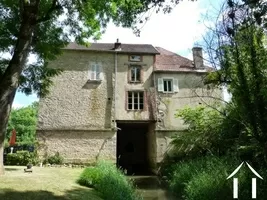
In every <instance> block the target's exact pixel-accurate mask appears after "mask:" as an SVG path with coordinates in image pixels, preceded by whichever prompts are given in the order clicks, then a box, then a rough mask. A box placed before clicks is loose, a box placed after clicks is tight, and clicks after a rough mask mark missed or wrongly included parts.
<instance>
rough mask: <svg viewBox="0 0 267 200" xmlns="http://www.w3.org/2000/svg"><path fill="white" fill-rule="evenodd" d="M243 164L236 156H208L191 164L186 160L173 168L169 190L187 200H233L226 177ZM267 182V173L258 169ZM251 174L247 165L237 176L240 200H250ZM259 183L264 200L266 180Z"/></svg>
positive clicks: (258, 190) (192, 161) (259, 195)
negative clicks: (240, 188) (240, 189)
mask: <svg viewBox="0 0 267 200" xmlns="http://www.w3.org/2000/svg"><path fill="white" fill-rule="evenodd" d="M240 163H241V161H240V160H239V159H236V158H235V157H234V156H233V157H221V158H220V157H213V156H207V157H203V158H199V159H194V160H190V161H184V162H180V163H177V164H175V165H173V166H171V167H170V168H171V170H169V174H168V175H167V177H168V178H169V181H168V184H169V189H170V190H171V192H172V193H174V194H175V195H176V196H177V197H179V198H181V197H182V198H183V199H186V200H195V199H197V200H207V199H216V200H225V199H232V197H233V188H232V180H226V178H227V177H228V176H229V175H230V174H231V173H232V172H233V170H234V169H236V167H237V166H238V165H239V164H240ZM257 171H258V172H259V173H260V174H261V175H262V176H263V178H264V179H265V177H267V172H266V170H261V169H259V170H257ZM251 173H252V172H251V171H250V170H249V169H248V167H246V165H244V166H243V167H242V168H241V169H240V171H239V172H238V174H237V177H238V181H239V185H240V187H242V192H241V191H240V192H239V197H240V199H251V177H252V174H251ZM258 182H259V183H257V198H258V199H264V194H266V192H267V191H266V190H267V189H266V188H267V187H266V185H267V182H266V181H265V180H260V181H258Z"/></svg>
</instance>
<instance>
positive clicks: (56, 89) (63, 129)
mask: <svg viewBox="0 0 267 200" xmlns="http://www.w3.org/2000/svg"><path fill="white" fill-rule="evenodd" d="M93 47H94V49H92V48H91V49H90V48H85V47H82V48H78V49H74V48H73V49H68V48H67V49H65V50H63V54H62V56H60V57H59V58H58V59H57V60H55V61H53V62H51V63H49V67H52V68H60V69H63V72H62V73H61V74H60V75H58V76H56V77H54V78H53V86H52V87H51V88H50V94H49V95H48V96H47V97H45V98H41V99H40V108H39V117H38V130H37V135H38V139H39V143H40V149H39V153H40V155H41V156H43V157H45V156H49V155H53V154H54V153H56V152H59V153H60V154H61V155H62V156H63V157H64V158H65V161H66V162H79V163H80V162H86V163H93V162H96V161H97V160H98V159H108V160H111V161H113V162H118V159H120V155H118V154H119V153H120V152H118V145H119V144H118V141H119V140H118V138H117V136H118V134H117V131H120V127H119V126H120V125H121V126H123V127H126V131H125V130H124V131H123V134H127V130H128V132H129V134H130V132H132V130H131V128H129V129H127V124H128V125H130V126H129V127H134V125H133V123H134V124H136V127H139V130H141V129H140V126H139V125H138V124H143V125H142V126H141V128H142V127H144V128H145V129H146V130H147V133H146V136H145V140H146V141H145V143H144V144H142V145H143V147H146V146H147V147H146V149H148V150H146V154H147V160H146V162H147V163H148V165H149V166H150V167H151V168H154V167H155V164H156V163H158V162H160V161H161V160H162V159H163V156H164V153H165V152H166V149H167V148H168V145H169V142H170V140H171V139H170V137H171V135H172V134H174V133H177V131H179V130H184V129H185V128H186V127H185V126H184V125H183V122H182V121H181V120H180V119H176V118H175V116H174V115H175V112H176V110H177V109H179V108H183V107H184V106H186V105H189V106H195V105H198V104H200V103H201V102H202V101H210V98H207V96H210V95H215V96H217V97H220V95H221V92H220V91H214V90H209V89H208V88H207V87H206V86H205V85H204V84H203V76H204V75H205V74H206V72H204V71H201V73H200V72H198V71H197V70H195V71H194V66H190V67H191V68H190V70H191V71H189V72H184V71H179V70H178V71H164V70H162V71H160V70H155V69H156V65H157V63H156V60H157V57H158V56H159V55H160V52H158V51H156V50H155V51H154V47H153V46H151V47H150V46H149V48H148V47H147V46H144V47H143V48H140V46H135V45H128V46H127V45H125V46H124V47H127V48H125V49H123V44H122V49H113V50H111V49H110V48H108V44H106V45H102V46H101V45H99V46H97V44H95V45H94V46H93ZM119 47H120V45H119ZM96 48H98V49H96ZM104 48H106V49H104ZM135 48H137V49H138V48H139V50H138V52H136V51H135ZM145 48H147V49H145ZM140 49H141V50H140ZM131 50H132V52H131ZM140 51H141V52H140ZM131 55H138V56H139V58H140V60H138V61H133V60H131V59H129V58H130V56H131ZM167 56H169V54H168V55H167ZM186 61H187V60H186ZM175 62H176V61H175ZM177 62H181V59H180V60H178V61H177ZM187 62H188V61H187ZM189 63H190V62H189ZM95 64H97V65H98V66H100V74H99V77H100V80H90V76H91V69H92V66H94V65H95ZM133 65H138V66H140V69H141V74H140V76H141V82H137V83H132V82H129V74H130V73H131V71H130V67H131V66H133ZM166 65H168V63H166ZM163 78H168V79H171V80H178V82H177V83H176V85H177V84H178V85H177V86H178V88H176V90H177V91H175V92H168V93H165V92H160V91H159V88H158V87H159V86H158V79H163ZM172 87H174V86H172ZM129 91H143V92H144V97H143V98H144V100H143V101H144V108H143V109H140V110H129V109H128V107H127V106H128V103H129V102H128V99H127V94H128V92H129ZM140 101H141V100H140ZM213 101H214V99H213ZM133 134H134V133H133ZM136 135H138V134H136ZM139 135H140V134H139ZM124 136H125V135H124ZM124 136H123V137H124ZM131 137H133V135H132V136H131ZM136 137H137V136H136ZM142 145H140V146H142ZM128 147H129V146H128ZM128 147H127V148H128ZM134 148H138V147H136V146H134V147H133V149H134ZM129 155H130V154H129Z"/></svg>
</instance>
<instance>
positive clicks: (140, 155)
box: [117, 123, 150, 175]
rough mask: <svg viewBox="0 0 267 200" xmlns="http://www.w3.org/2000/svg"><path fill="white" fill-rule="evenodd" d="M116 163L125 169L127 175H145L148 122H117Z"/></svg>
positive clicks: (147, 160)
mask: <svg viewBox="0 0 267 200" xmlns="http://www.w3.org/2000/svg"><path fill="white" fill-rule="evenodd" d="M117 126H118V127H119V128H120V130H118V132H117V165H118V167H120V168H122V169H123V170H126V171H127V174H128V175H133V174H134V175H147V174H150V171H149V163H148V162H149V158H148V155H149V154H148V148H149V147H148V137H147V134H148V124H147V123H118V124H117Z"/></svg>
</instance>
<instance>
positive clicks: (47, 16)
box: [36, 0, 62, 24]
mask: <svg viewBox="0 0 267 200" xmlns="http://www.w3.org/2000/svg"><path fill="white" fill-rule="evenodd" d="M61 8H62V7H61V5H60V4H59V2H58V1H57V0H53V2H52V5H51V7H50V8H49V10H48V11H47V13H46V14H45V15H44V16H43V17H41V18H39V19H37V22H36V23H37V24H39V23H41V22H46V21H49V20H50V19H51V14H52V13H53V12H54V11H56V10H60V9H61Z"/></svg>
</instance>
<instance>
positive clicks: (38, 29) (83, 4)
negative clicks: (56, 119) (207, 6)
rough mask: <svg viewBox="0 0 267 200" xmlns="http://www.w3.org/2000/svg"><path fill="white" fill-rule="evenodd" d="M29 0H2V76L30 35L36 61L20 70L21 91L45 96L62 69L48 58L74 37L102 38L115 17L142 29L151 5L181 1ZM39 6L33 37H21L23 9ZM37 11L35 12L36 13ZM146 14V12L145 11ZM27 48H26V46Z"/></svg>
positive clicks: (119, 22) (118, 21)
mask: <svg viewBox="0 0 267 200" xmlns="http://www.w3.org/2000/svg"><path fill="white" fill-rule="evenodd" d="M37 2H38V1H34V2H32V3H31V5H28V4H30V2H28V1H15V0H4V1H1V3H0V12H1V13H2V15H1V16H0V32H1V41H0V52H2V53H6V54H7V55H10V56H5V57H2V56H1V57H0V79H1V76H3V75H4V72H5V71H6V69H7V67H8V65H9V62H10V60H11V58H12V54H13V51H14V49H15V47H16V43H17V41H18V40H20V39H29V42H30V43H31V44H30V53H31V54H32V55H34V56H35V57H36V61H35V62H34V63H32V64H27V65H26V66H25V67H24V70H23V72H22V74H21V77H20V81H19V91H22V92H25V93H26V94H31V93H32V92H36V93H37V94H38V95H39V96H44V95H45V94H47V92H48V89H47V88H48V87H49V86H50V85H51V82H50V78H51V77H53V76H55V75H57V74H59V73H60V69H48V68H47V62H49V61H51V60H54V59H55V58H56V57H57V56H58V55H60V53H61V48H63V47H64V46H66V44H67V43H68V42H70V41H71V39H73V38H74V39H75V40H76V41H77V42H78V43H82V44H86V45H88V43H87V41H88V39H94V40H96V39H99V38H100V35H101V33H103V31H104V29H105V27H106V26H107V24H108V23H109V22H110V21H112V22H113V23H115V24H116V25H122V26H123V27H132V28H133V29H134V30H135V32H138V33H140V31H139V30H138V28H137V26H136V25H137V23H139V22H141V21H145V20H148V18H145V19H141V18H142V17H141V15H140V14H141V13H146V12H147V11H149V10H150V9H152V8H153V9H158V10H161V9H162V10H163V12H166V11H167V10H169V11H170V10H171V8H172V7H173V6H174V5H176V4H177V3H178V2H179V1H175V2H167V1H166V2H165V1H154V0H153V1H152V0H149V1H143V0H133V1H121V0H112V1H105V0H99V1H74V0H64V1H63V0H49V1H40V2H39V4H38V3H37ZM33 6H35V8H36V9H39V12H38V13H37V16H34V17H36V24H32V26H34V31H33V34H32V35H33V38H32V39H30V38H19V31H20V28H21V27H22V26H23V24H22V21H23V17H24V13H26V12H32V10H31V7H33ZM34 15H35V14H34ZM144 16H145V15H144ZM25 51H26V49H25Z"/></svg>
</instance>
